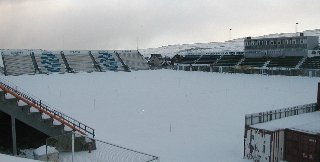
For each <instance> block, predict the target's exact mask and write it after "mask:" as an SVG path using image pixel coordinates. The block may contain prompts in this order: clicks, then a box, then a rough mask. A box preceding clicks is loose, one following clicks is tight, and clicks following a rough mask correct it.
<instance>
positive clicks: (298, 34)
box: [295, 23, 299, 36]
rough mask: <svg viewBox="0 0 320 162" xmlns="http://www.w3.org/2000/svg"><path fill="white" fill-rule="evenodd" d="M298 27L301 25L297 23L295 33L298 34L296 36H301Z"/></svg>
mask: <svg viewBox="0 0 320 162" xmlns="http://www.w3.org/2000/svg"><path fill="white" fill-rule="evenodd" d="M298 25H299V23H296V26H295V27H296V28H295V32H296V34H297V35H298V36H299V34H298Z"/></svg>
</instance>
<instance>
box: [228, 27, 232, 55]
mask: <svg viewBox="0 0 320 162" xmlns="http://www.w3.org/2000/svg"><path fill="white" fill-rule="evenodd" d="M231 30H232V29H229V50H230V46H231V45H230V44H231Z"/></svg>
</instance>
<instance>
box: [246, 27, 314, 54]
mask: <svg viewBox="0 0 320 162" xmlns="http://www.w3.org/2000/svg"><path fill="white" fill-rule="evenodd" d="M318 48H319V37H318V36H304V35H303V33H301V34H300V36H295V37H277V38H260V39H252V38H251V37H247V38H246V39H244V53H245V57H246V58H250V57H251V58H261V57H285V56H308V50H317V49H318Z"/></svg>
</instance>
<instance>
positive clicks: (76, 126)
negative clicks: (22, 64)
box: [0, 78, 95, 137]
mask: <svg viewBox="0 0 320 162" xmlns="http://www.w3.org/2000/svg"><path fill="white" fill-rule="evenodd" d="M4 81H6V80H4V79H3V78H0V88H1V89H3V90H4V91H6V92H8V93H10V94H11V95H13V96H15V97H16V98H18V99H20V100H22V101H24V102H25V103H27V104H28V105H30V106H33V107H34V108H36V109H38V110H39V111H41V112H43V113H45V114H47V115H49V116H50V117H52V118H54V119H56V120H58V121H59V122H61V123H63V124H65V125H67V126H69V127H70V128H72V129H73V130H75V131H78V132H80V133H81V134H86V133H88V134H90V135H92V136H93V137H94V136H95V133H94V129H93V128H91V127H89V126H87V125H85V124H83V123H81V122H79V121H77V120H75V119H73V118H71V117H70V116H68V115H66V114H64V113H62V112H60V111H58V110H56V109H54V108H52V107H50V106H48V104H46V103H43V102H42V101H41V100H39V99H36V98H35V97H31V95H28V93H23V92H22V90H20V91H18V90H17V89H18V87H17V86H15V85H14V84H12V83H10V84H11V85H9V83H4ZM6 82H8V81H6ZM12 87H15V88H16V89H14V88H12ZM19 89H21V88H19Z"/></svg>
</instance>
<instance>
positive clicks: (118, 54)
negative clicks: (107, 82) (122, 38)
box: [1, 50, 149, 75]
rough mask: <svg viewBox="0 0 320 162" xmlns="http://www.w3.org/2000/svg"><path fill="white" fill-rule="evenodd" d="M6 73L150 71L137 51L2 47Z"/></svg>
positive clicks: (4, 71)
mask: <svg viewBox="0 0 320 162" xmlns="http://www.w3.org/2000/svg"><path fill="white" fill-rule="evenodd" d="M1 54H2V60H3V73H4V74H5V75H22V74H35V73H42V74H49V73H65V72H92V71H100V72H102V71H130V69H134V70H147V69H149V65H148V64H147V62H146V61H145V60H144V59H143V57H142V55H141V54H140V53H139V52H138V51H137V50H99V51H98V50H93V51H89V50H64V51H45V50H2V51H1Z"/></svg>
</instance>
